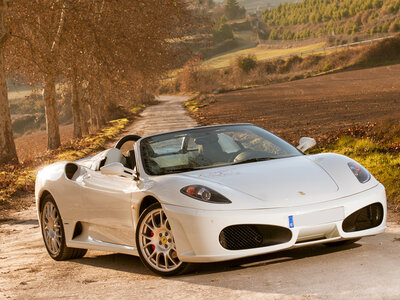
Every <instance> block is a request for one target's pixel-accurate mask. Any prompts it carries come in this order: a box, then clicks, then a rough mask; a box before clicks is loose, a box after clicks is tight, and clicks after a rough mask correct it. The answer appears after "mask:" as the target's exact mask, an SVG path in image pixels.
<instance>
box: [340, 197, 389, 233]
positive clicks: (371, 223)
mask: <svg viewBox="0 0 400 300" xmlns="http://www.w3.org/2000/svg"><path fill="white" fill-rule="evenodd" d="M382 221H383V206H382V204H380V203H373V204H371V205H368V206H365V207H363V208H361V209H359V210H357V211H355V212H354V213H352V214H351V215H350V216H348V217H347V218H346V219H344V221H343V225H342V228H343V231H344V232H354V231H360V230H366V229H370V228H374V227H377V226H379V225H381V223H382Z"/></svg>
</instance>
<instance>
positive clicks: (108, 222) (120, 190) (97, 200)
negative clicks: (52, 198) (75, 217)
mask: <svg viewBox="0 0 400 300" xmlns="http://www.w3.org/2000/svg"><path fill="white" fill-rule="evenodd" d="M80 185H81V187H82V198H81V203H82V209H83V211H84V212H85V215H84V220H83V221H84V222H86V223H87V228H88V231H89V236H90V237H91V238H92V239H93V240H97V241H102V242H107V243H113V244H119V245H127V246H134V245H135V236H134V227H133V223H132V209H131V205H132V193H134V192H137V191H138V188H137V185H136V182H135V181H134V180H133V179H132V178H125V177H121V176H117V175H106V174H101V173H100V172H99V171H93V170H88V172H87V173H86V174H85V175H84V176H82V178H81V180H80Z"/></svg>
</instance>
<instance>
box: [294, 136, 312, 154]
mask: <svg viewBox="0 0 400 300" xmlns="http://www.w3.org/2000/svg"><path fill="white" fill-rule="evenodd" d="M316 144H317V142H316V141H315V140H314V139H313V138H310V137H302V138H301V139H300V141H299V145H298V146H297V149H299V150H300V151H302V152H304V151H306V150H308V149H310V148H312V147H314V146H315V145H316Z"/></svg>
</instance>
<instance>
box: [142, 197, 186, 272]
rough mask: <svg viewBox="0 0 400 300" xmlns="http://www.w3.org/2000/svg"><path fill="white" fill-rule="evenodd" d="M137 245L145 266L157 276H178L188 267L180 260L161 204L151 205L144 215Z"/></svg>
mask: <svg viewBox="0 0 400 300" xmlns="http://www.w3.org/2000/svg"><path fill="white" fill-rule="evenodd" d="M136 245H137V248H138V252H139V256H140V259H141V260H142V262H143V263H144V265H145V266H146V267H147V268H149V269H150V270H151V271H153V272H154V273H156V274H159V275H161V276H172V275H177V274H179V273H182V272H184V271H185V270H186V269H187V267H188V264H187V263H184V262H182V261H181V260H180V259H179V258H178V255H177V251H176V245H175V240H174V235H173V233H172V230H171V226H170V224H169V222H168V218H167V216H166V214H165V212H164V210H163V209H162V207H161V205H160V204H159V203H154V204H152V205H150V206H149V207H148V208H147V209H146V210H145V211H144V212H143V213H142V215H141V217H140V219H139V222H138V226H137V230H136Z"/></svg>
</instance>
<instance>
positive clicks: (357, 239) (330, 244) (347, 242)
mask: <svg viewBox="0 0 400 300" xmlns="http://www.w3.org/2000/svg"><path fill="white" fill-rule="evenodd" d="M359 240H361V238H355V239H351V240H342V241H338V242H332V243H325V244H324V245H325V246H328V247H338V246H344V245H351V244H354V243H355V242H357V241H359Z"/></svg>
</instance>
